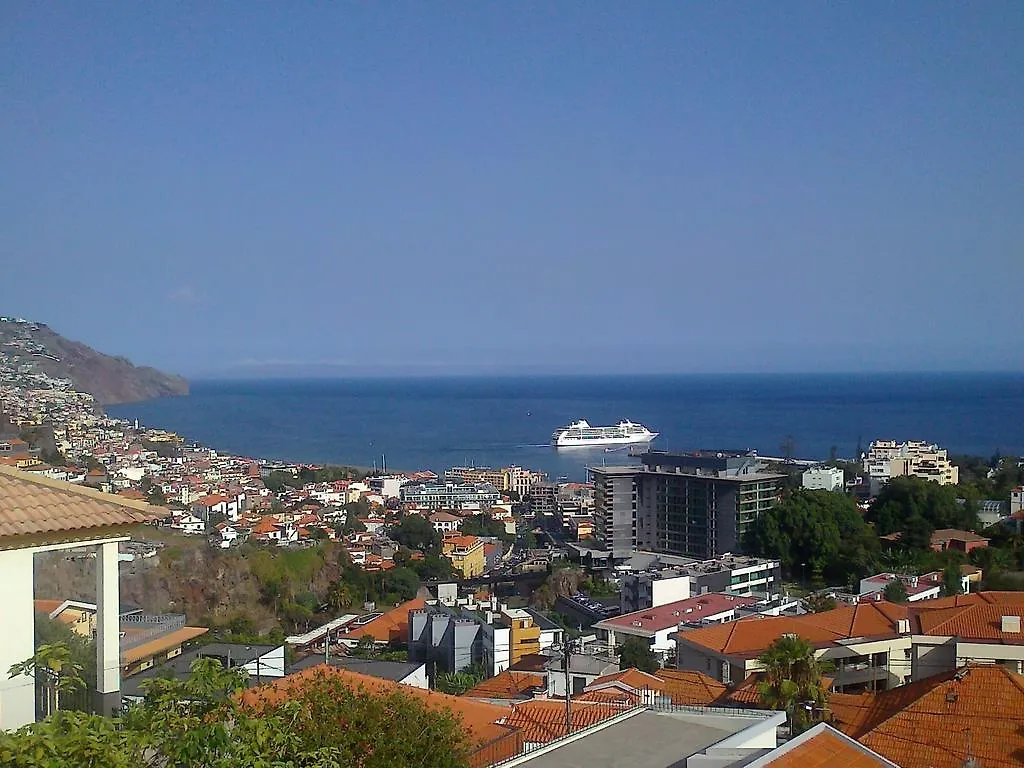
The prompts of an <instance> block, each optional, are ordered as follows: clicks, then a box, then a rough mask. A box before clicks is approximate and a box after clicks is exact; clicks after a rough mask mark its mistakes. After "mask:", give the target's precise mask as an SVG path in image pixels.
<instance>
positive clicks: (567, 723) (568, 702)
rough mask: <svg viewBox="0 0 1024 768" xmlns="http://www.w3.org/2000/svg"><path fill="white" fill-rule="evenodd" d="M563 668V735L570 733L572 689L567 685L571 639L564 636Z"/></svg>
mask: <svg viewBox="0 0 1024 768" xmlns="http://www.w3.org/2000/svg"><path fill="white" fill-rule="evenodd" d="M563 657H564V658H563V664H562V666H563V668H564V669H565V735H566V736H568V735H569V734H571V733H572V695H571V694H572V689H571V687H570V685H569V663H570V661H569V660H570V658H571V657H572V640H571V639H569V638H568V637H566V638H565V651H564V653H563Z"/></svg>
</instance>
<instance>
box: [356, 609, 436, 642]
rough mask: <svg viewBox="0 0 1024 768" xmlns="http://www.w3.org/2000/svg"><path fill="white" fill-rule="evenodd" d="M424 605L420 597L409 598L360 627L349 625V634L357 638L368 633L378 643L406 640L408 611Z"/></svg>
mask: <svg viewBox="0 0 1024 768" xmlns="http://www.w3.org/2000/svg"><path fill="white" fill-rule="evenodd" d="M426 605H427V603H426V601H425V600H421V599H420V598H415V599H413V600H409V601H408V602H405V603H402V604H401V605H399V606H396V607H395V608H392V609H391V610H390V611H387V612H385V613H384V614H383V615H382V616H378V617H377V618H376V619H374V620H373V621H369V622H367V623H366V624H364V625H363V626H361V627H350V628H349V629H350V632H349V634H350V635H351V636H352V637H355V638H356V639H357V640H358V639H359V638H361V637H366V636H367V635H369V636H370V637H372V638H373V639H374V640H376V641H377V642H378V643H389V642H391V641H392V640H395V641H399V642H408V640H409V611H418V610H420V609H422V608H425V607H426Z"/></svg>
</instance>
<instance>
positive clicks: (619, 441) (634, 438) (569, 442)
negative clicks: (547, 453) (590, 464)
mask: <svg viewBox="0 0 1024 768" xmlns="http://www.w3.org/2000/svg"><path fill="white" fill-rule="evenodd" d="M657 436H658V433H657V432H650V433H648V434H646V435H627V436H625V437H600V438H592V439H589V440H580V439H578V438H571V437H564V436H562V437H559V438H557V439H556V440H555V447H556V448H600V447H602V446H606V445H635V444H637V443H649V442H651V441H652V440H653V439H654V438H656V437H657Z"/></svg>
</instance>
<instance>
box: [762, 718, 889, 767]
mask: <svg viewBox="0 0 1024 768" xmlns="http://www.w3.org/2000/svg"><path fill="white" fill-rule="evenodd" d="M776 753H778V756H776V757H773V754H776ZM754 764H755V765H756V766H757V768H884V767H891V766H892V765H893V764H892V763H891V762H889V761H888V760H886V759H885V758H884V757H881V756H880V755H877V754H874V753H873V752H871V751H870V750H868V749H865V748H864V747H863V746H862V745H860V744H858V743H857V742H855V741H853V740H852V739H849V738H847V737H845V736H843V735H842V734H841V733H839V732H837V731H835V730H834V729H832V728H830V727H829V726H827V725H824V724H822V725H818V726H815V727H814V728H813V729H812V730H811V731H807V732H806V733H805V734H802V735H801V736H798V737H796V738H795V739H794V740H793V741H792V742H791V743H790V744H787V745H784V746H783V747H782V749H779V750H776V751H775V752H773V753H769V754H768V755H766V756H765V758H763V759H762V760H759V761H756V762H755V763H754Z"/></svg>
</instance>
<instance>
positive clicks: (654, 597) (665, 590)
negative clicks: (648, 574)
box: [650, 576, 690, 608]
mask: <svg viewBox="0 0 1024 768" xmlns="http://www.w3.org/2000/svg"><path fill="white" fill-rule="evenodd" d="M689 596H690V577H689V576H676V577H674V578H671V579H656V580H655V581H652V582H651V603H652V604H651V606H650V607H651V608H657V607H658V606H659V605H667V604H668V603H674V602H676V601H678V600H686V599H687V598H688V597H689Z"/></svg>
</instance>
